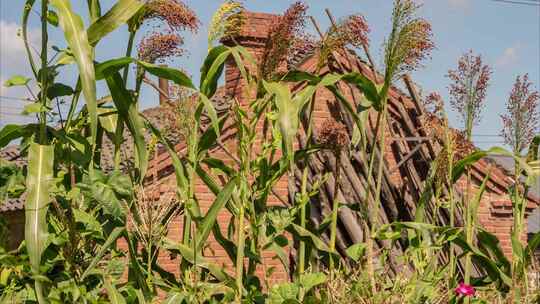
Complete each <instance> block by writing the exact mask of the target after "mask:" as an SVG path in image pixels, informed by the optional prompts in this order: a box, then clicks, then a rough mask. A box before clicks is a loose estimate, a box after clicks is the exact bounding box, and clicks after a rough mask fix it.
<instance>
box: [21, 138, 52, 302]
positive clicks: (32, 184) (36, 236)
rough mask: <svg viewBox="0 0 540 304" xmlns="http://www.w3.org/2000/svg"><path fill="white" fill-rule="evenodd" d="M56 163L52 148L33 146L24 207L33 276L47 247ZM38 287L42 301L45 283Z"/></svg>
mask: <svg viewBox="0 0 540 304" xmlns="http://www.w3.org/2000/svg"><path fill="white" fill-rule="evenodd" d="M53 162H54V148H53V146H45V145H39V144H36V143H32V144H30V148H29V150H28V173H27V177H26V187H27V189H28V190H27V192H28V196H27V197H26V203H25V206H24V208H25V212H24V213H25V219H26V224H25V228H24V235H25V236H24V238H25V243H26V250H27V251H28V256H29V259H30V265H31V268H32V272H33V273H34V274H36V275H38V274H40V269H39V267H40V265H41V255H42V254H43V252H44V251H45V246H46V243H47V235H48V233H47V209H48V206H49V203H50V194H49V190H50V189H51V186H52V180H53ZM35 287H36V294H37V296H38V298H39V299H41V298H42V297H43V293H42V289H43V288H42V283H41V282H39V281H36V282H35ZM40 302H42V301H40Z"/></svg>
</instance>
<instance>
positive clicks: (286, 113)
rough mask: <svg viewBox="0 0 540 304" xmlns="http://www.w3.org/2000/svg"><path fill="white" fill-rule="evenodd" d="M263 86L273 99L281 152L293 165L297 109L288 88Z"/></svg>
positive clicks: (264, 82) (265, 83) (276, 84)
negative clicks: (281, 142)
mask: <svg viewBox="0 0 540 304" xmlns="http://www.w3.org/2000/svg"><path fill="white" fill-rule="evenodd" d="M263 85H264V87H265V89H266V91H268V92H269V93H270V94H272V95H274V96H275V97H274V98H275V99H274V100H275V104H276V107H277V109H278V113H277V115H278V125H279V131H280V133H281V136H282V139H283V151H284V152H285V155H287V157H288V159H289V163H290V165H291V167H292V164H293V155H294V154H293V142H294V137H295V136H296V132H298V126H299V117H298V116H299V107H298V105H296V104H294V103H293V100H292V96H291V91H290V90H289V87H288V86H287V85H285V84H282V83H277V82H266V81H263Z"/></svg>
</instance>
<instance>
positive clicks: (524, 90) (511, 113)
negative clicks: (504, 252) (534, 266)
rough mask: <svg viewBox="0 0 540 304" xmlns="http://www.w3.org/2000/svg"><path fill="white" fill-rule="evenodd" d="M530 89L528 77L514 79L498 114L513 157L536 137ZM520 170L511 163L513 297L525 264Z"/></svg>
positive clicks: (523, 193) (524, 197)
mask: <svg viewBox="0 0 540 304" xmlns="http://www.w3.org/2000/svg"><path fill="white" fill-rule="evenodd" d="M531 87H532V83H531V82H530V81H529V75H528V74H525V75H523V76H517V78H516V81H515V83H514V86H513V87H512V91H511V92H510V96H509V98H508V101H507V103H506V108H507V110H508V113H507V114H503V115H501V118H502V121H503V129H502V131H501V135H502V136H503V138H504V141H505V143H506V144H507V145H509V146H510V147H512V151H513V153H514V156H515V157H517V158H521V157H523V156H522V155H521V154H522V152H523V150H524V149H526V148H527V147H529V145H530V144H531V142H532V140H533V138H534V137H535V136H538V120H539V119H540V113H539V112H538V110H539V109H538V105H539V104H538V101H539V99H540V95H539V94H538V91H535V90H533V89H532V88H531ZM522 171H523V169H522V168H521V164H520V162H519V161H517V159H516V161H515V162H514V180H515V185H514V187H513V189H511V190H510V192H509V195H510V197H511V200H512V214H513V217H514V225H513V228H512V242H513V243H515V245H513V246H512V251H513V255H514V257H515V258H514V259H513V260H512V279H513V283H514V286H513V287H514V289H515V292H516V293H515V294H514V296H515V297H516V298H519V297H521V296H522V295H521V294H520V289H521V284H519V280H525V281H527V261H526V259H525V258H524V256H523V254H522V253H521V252H522V251H523V248H519V247H520V245H519V244H520V243H521V241H520V240H521V236H522V235H523V230H524V228H523V226H524V221H525V210H526V206H527V203H526V200H527V190H528V189H527V185H526V183H525V188H524V189H523V183H522V174H523V172H522ZM527 285H528V284H525V286H524V287H525V291H526V292H528V288H527Z"/></svg>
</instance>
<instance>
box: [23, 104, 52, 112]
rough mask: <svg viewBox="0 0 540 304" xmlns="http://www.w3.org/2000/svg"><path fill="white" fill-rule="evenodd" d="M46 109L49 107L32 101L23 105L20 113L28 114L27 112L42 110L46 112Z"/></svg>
mask: <svg viewBox="0 0 540 304" xmlns="http://www.w3.org/2000/svg"><path fill="white" fill-rule="evenodd" d="M48 110H49V109H47V107H46V106H44V105H43V104H41V103H37V102H34V103H29V104H27V105H26V106H24V109H23V111H22V114H24V115H28V114H33V113H42V112H47V111H48Z"/></svg>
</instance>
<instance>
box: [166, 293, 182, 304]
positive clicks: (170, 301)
mask: <svg viewBox="0 0 540 304" xmlns="http://www.w3.org/2000/svg"><path fill="white" fill-rule="evenodd" d="M184 300H185V296H184V294H182V293H180V292H178V291H173V292H169V294H168V295H167V298H166V299H165V301H164V302H163V304H179V303H184Z"/></svg>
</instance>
